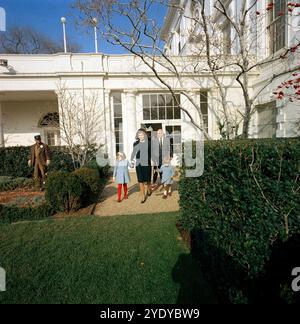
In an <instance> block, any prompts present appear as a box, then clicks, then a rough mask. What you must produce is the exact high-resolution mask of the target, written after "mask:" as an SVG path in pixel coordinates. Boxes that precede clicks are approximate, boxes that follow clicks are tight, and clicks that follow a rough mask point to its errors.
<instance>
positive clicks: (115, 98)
mask: <svg viewBox="0 0 300 324" xmlns="http://www.w3.org/2000/svg"><path fill="white" fill-rule="evenodd" d="M112 96H113V101H114V104H121V103H122V95H121V93H114V94H113V95H112Z"/></svg>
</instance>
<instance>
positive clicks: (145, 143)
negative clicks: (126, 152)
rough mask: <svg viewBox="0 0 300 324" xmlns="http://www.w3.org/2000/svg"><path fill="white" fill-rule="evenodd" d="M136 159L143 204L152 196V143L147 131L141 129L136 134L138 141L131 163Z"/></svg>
mask: <svg viewBox="0 0 300 324" xmlns="http://www.w3.org/2000/svg"><path fill="white" fill-rule="evenodd" d="M134 159H136V175H137V178H138V182H139V184H140V192H141V198H142V200H141V203H142V204H143V203H144V202H145V201H146V199H147V196H151V193H152V191H151V188H150V184H151V173H152V168H151V141H150V140H149V139H148V136H147V132H146V131H145V129H143V128H140V129H139V130H138V132H137V134H136V141H135V142H134V144H133V152H132V154H131V162H132V163H133V160H134ZM145 185H147V195H145Z"/></svg>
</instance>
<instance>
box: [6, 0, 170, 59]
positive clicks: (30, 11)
mask: <svg viewBox="0 0 300 324" xmlns="http://www.w3.org/2000/svg"><path fill="white" fill-rule="evenodd" d="M73 2H74V0H0V7H3V8H4V9H5V10H6V24H7V28H9V27H10V26H26V27H28V26H30V27H32V28H34V29H36V30H38V31H40V32H41V33H43V34H46V35H49V36H50V37H51V38H52V39H53V40H59V41H61V42H62V39H63V37H62V26H61V23H60V18H61V17H62V16H64V17H66V18H67V19H68V21H67V35H68V38H69V39H70V40H71V41H72V42H76V43H78V44H79V45H80V46H81V48H82V52H94V40H93V34H92V33H88V31H87V30H77V28H76V27H75V23H74V18H73V17H72V15H71V8H70V6H71V4H72V3H73ZM155 16H156V19H158V20H160V21H162V19H163V17H164V16H165V12H162V11H161V12H156V13H155ZM99 51H100V52H103V53H126V52H124V50H123V49H122V48H119V47H116V46H113V45H110V44H108V43H107V42H106V41H105V40H103V39H101V38H100V39H99Z"/></svg>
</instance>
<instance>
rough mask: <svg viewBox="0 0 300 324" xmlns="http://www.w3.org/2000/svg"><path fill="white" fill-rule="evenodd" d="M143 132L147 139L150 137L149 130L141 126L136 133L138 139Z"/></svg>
mask: <svg viewBox="0 0 300 324" xmlns="http://www.w3.org/2000/svg"><path fill="white" fill-rule="evenodd" d="M140 132H142V133H144V134H145V138H146V139H147V138H148V134H147V131H146V130H145V128H140V129H139V130H138V131H137V132H136V135H135V139H136V140H137V141H138V139H139V133H140Z"/></svg>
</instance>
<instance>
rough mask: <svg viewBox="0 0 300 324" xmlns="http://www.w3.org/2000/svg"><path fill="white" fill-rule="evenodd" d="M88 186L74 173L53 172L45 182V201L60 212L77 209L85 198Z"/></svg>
mask: <svg viewBox="0 0 300 324" xmlns="http://www.w3.org/2000/svg"><path fill="white" fill-rule="evenodd" d="M87 192H88V188H87V187H86V185H85V184H84V183H83V182H82V180H81V179H80V177H78V176H77V175H76V174H75V173H67V172H54V173H51V174H50V175H49V178H48V180H47V183H46V196H45V197H46V201H47V202H48V204H49V205H50V206H51V207H52V208H53V209H54V210H55V211H61V212H68V213H69V212H72V211H77V210H78V209H79V208H80V207H81V206H82V205H83V201H84V200H85V198H86V197H85V195H86V194H87Z"/></svg>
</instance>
